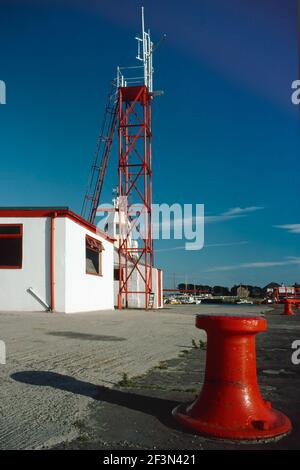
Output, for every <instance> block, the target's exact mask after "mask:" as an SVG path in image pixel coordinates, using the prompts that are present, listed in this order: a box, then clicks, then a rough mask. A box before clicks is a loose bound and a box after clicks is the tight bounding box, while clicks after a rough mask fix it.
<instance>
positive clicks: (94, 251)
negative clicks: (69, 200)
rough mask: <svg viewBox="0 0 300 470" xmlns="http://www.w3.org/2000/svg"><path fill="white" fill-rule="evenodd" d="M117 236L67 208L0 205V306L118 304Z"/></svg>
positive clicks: (62, 308) (71, 308) (79, 308)
mask: <svg viewBox="0 0 300 470" xmlns="http://www.w3.org/2000/svg"><path fill="white" fill-rule="evenodd" d="M113 272H114V240H113V239H111V237H109V236H108V235H107V234H106V233H104V232H101V231H99V230H98V229H96V227H95V226H94V225H92V224H89V223H88V222H87V221H85V220H84V219H82V218H81V217H80V216H78V215H76V214H74V213H73V212H71V211H70V210H68V208H59V207H57V208H55V207H53V208H0V311H41V310H52V311H56V312H64V313H75V312H83V311H93V310H101V309H113V308H114V282H113V275H114V274H113Z"/></svg>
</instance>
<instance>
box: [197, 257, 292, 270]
mask: <svg viewBox="0 0 300 470" xmlns="http://www.w3.org/2000/svg"><path fill="white" fill-rule="evenodd" d="M289 265H300V258H299V257H297V256H290V257H288V258H286V259H284V260H280V261H255V262H252V263H241V264H228V265H223V266H215V267H212V268H209V269H206V270H205V272H218V271H232V270H234V269H243V268H248V269H251V268H254V269H255V268H270V267H274V266H289Z"/></svg>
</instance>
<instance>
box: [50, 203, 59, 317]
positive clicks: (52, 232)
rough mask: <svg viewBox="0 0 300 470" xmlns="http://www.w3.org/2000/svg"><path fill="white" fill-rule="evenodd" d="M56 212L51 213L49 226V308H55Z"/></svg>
mask: <svg viewBox="0 0 300 470" xmlns="http://www.w3.org/2000/svg"><path fill="white" fill-rule="evenodd" d="M56 217H57V212H54V213H53V214H51V219H50V220H51V222H50V224H51V226H50V310H51V312H54V310H55V278H54V275H55V272H54V238H55V222H54V221H55V218H56Z"/></svg>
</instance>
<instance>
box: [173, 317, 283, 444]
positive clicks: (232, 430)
mask: <svg viewBox="0 0 300 470" xmlns="http://www.w3.org/2000/svg"><path fill="white" fill-rule="evenodd" d="M196 327H197V328H200V329H203V330H205V331H206V332H207V352H206V368H205V379H204V384H203V387H202V390H201V392H200V395H199V396H198V398H197V399H196V400H195V401H194V403H192V404H190V405H180V406H178V407H177V408H175V409H174V410H173V416H174V418H175V419H176V420H177V421H178V422H179V423H181V424H182V425H183V426H185V427H186V428H188V429H190V430H192V431H194V432H197V433H201V434H206V435H209V436H214V437H217V438H221V439H236V440H238V439H239V440H244V441H251V440H252V441H253V442H254V441H259V440H264V441H266V440H269V439H274V438H276V437H277V438H279V437H283V436H284V435H286V434H287V433H288V432H289V431H290V430H291V429H292V424H291V422H290V420H289V418H288V417H287V416H285V415H284V414H283V413H281V412H280V411H277V410H274V409H273V408H272V405H271V403H270V402H268V401H266V400H263V399H262V397H261V394H260V390H259V387H258V383H257V376H256V351H255V335H256V334H257V333H260V332H263V331H266V327H267V323H266V320H265V319H264V318H262V317H259V316H257V317H254V316H250V315H246V316H245V315H230V316H229V315H213V314H210V315H197V317H196Z"/></svg>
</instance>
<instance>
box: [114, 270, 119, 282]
mask: <svg viewBox="0 0 300 470" xmlns="http://www.w3.org/2000/svg"><path fill="white" fill-rule="evenodd" d="M119 280H120V270H119V268H114V281H119Z"/></svg>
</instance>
